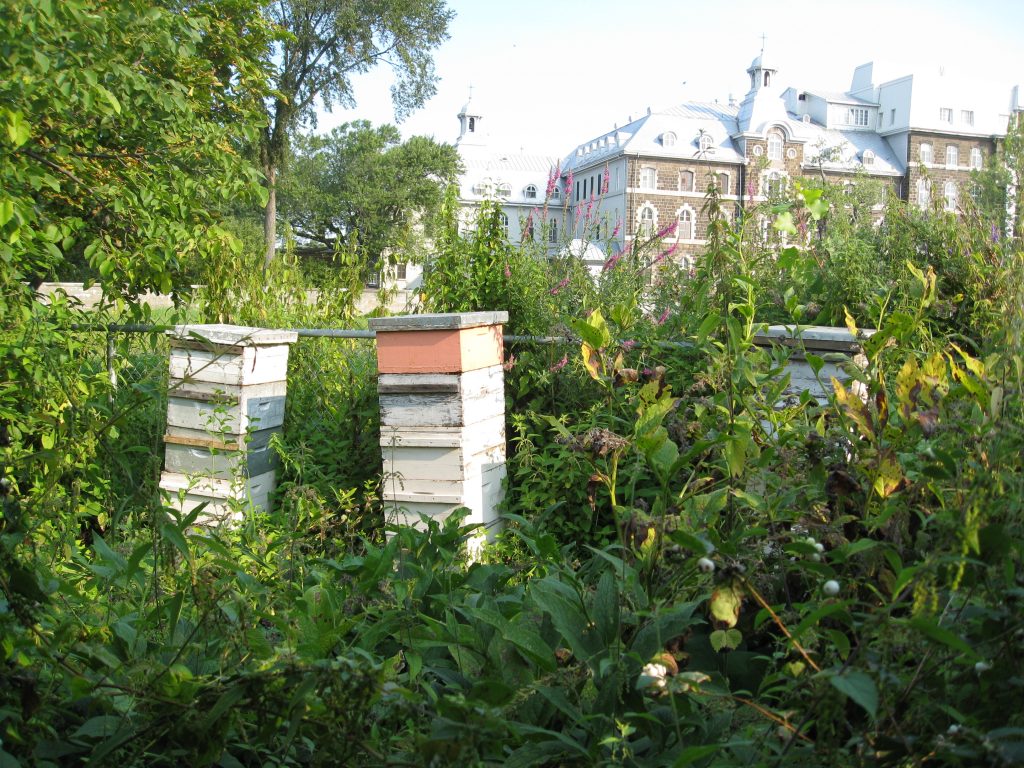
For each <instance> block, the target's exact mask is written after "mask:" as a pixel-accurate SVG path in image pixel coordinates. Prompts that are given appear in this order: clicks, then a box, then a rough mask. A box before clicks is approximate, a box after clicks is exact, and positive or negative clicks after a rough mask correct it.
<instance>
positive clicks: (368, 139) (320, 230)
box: [279, 121, 459, 270]
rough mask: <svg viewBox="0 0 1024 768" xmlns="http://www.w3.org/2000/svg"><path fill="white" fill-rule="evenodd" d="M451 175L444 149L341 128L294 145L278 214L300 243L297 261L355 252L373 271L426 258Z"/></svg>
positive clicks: (363, 127) (454, 160)
mask: <svg viewBox="0 0 1024 768" xmlns="http://www.w3.org/2000/svg"><path fill="white" fill-rule="evenodd" d="M458 171H459V158H458V154H457V153H456V151H455V148H454V147H452V146H451V145H449V144H438V143H437V142H435V141H434V140H433V139H428V138H426V137H423V136H414V137H412V138H410V139H409V140H408V141H404V142H403V141H402V140H401V136H400V135H399V133H398V129H397V128H395V127H394V126H392V125H381V126H377V127H373V126H371V125H370V124H369V123H368V122H366V121H359V122H356V123H352V124H346V125H343V126H341V127H340V128H335V129H334V130H333V131H331V133H330V135H328V136H308V137H299V138H297V140H296V142H295V147H294V152H293V156H292V158H291V160H290V162H289V166H288V171H287V173H286V174H284V175H283V176H282V179H281V186H280V189H279V214H280V217H281V218H282V219H283V220H285V221H287V222H288V224H289V227H290V229H291V231H292V232H293V233H294V235H295V236H296V237H299V238H301V239H302V240H303V241H304V242H305V243H306V245H305V247H304V248H303V249H302V250H303V254H304V255H307V256H315V255H317V254H325V253H326V254H327V255H330V254H332V253H333V252H334V251H335V249H336V248H339V247H346V248H348V249H350V250H354V249H356V248H358V249H359V251H360V252H361V253H362V254H363V258H364V260H365V261H366V262H367V264H368V266H369V267H370V268H373V267H376V268H377V269H378V270H379V268H380V265H381V264H382V262H383V261H384V260H385V259H386V257H387V256H388V255H395V254H398V255H401V256H402V258H403V259H409V258H410V257H416V258H418V259H422V258H423V257H424V256H425V255H426V254H425V251H424V249H425V243H424V240H425V238H428V237H430V236H431V235H432V234H433V231H432V226H431V225H432V223H433V221H434V219H435V217H436V216H437V214H438V212H439V210H440V207H441V203H442V200H443V198H444V190H445V189H446V188H447V187H448V186H449V185H451V184H453V183H454V182H455V180H456V175H457V173H458Z"/></svg>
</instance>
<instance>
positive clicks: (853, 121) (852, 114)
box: [846, 107, 868, 128]
mask: <svg viewBox="0 0 1024 768" xmlns="http://www.w3.org/2000/svg"><path fill="white" fill-rule="evenodd" d="M846 123H847V125H856V126H858V127H860V128H867V127H868V110H867V108H866V107H850V109H849V110H847V113H846Z"/></svg>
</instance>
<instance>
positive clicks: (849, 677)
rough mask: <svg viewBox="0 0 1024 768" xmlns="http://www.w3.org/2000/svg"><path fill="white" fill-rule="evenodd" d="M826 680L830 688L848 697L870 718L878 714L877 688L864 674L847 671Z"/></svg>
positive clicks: (854, 670)
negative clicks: (830, 684)
mask: <svg viewBox="0 0 1024 768" xmlns="http://www.w3.org/2000/svg"><path fill="white" fill-rule="evenodd" d="M828 680H829V682H830V683H832V687H834V688H835V689H836V690H837V691H839V692H840V693H842V694H843V695H845V696H847V697H849V698H850V699H851V700H852V701H853V702H854V703H856V704H858V705H859V706H860V707H861V708H862V709H863V710H864V711H865V712H867V713H868V714H869V715H871V717H875V716H876V715H877V714H878V688H877V687H876V686H875V681H874V680H873V679H872V678H871V676H870V675H868V674H867V673H866V672H861V671H860V670H857V669H848V670H846V671H845V672H843V673H842V674H841V675H836V674H833V675H830V676H829V679H828Z"/></svg>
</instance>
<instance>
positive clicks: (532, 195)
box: [523, 184, 537, 200]
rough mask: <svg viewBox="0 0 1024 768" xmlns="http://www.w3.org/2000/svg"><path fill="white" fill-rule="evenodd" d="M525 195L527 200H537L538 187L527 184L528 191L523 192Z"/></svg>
mask: <svg viewBox="0 0 1024 768" xmlns="http://www.w3.org/2000/svg"><path fill="white" fill-rule="evenodd" d="M523 195H524V196H525V197H526V199H527V200H536V199H537V187H535V186H534V185H533V184H527V185H526V189H525V190H523Z"/></svg>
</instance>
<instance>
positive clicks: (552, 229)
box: [548, 219, 558, 243]
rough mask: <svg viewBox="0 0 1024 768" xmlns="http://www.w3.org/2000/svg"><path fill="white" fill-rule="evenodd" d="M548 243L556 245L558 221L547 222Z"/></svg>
mask: <svg viewBox="0 0 1024 768" xmlns="http://www.w3.org/2000/svg"><path fill="white" fill-rule="evenodd" d="M548 242H549V243H557V242H558V220H557V219H551V220H550V221H549V222H548Z"/></svg>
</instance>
